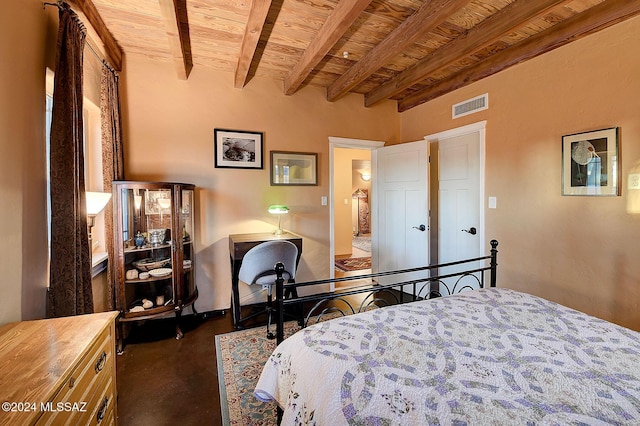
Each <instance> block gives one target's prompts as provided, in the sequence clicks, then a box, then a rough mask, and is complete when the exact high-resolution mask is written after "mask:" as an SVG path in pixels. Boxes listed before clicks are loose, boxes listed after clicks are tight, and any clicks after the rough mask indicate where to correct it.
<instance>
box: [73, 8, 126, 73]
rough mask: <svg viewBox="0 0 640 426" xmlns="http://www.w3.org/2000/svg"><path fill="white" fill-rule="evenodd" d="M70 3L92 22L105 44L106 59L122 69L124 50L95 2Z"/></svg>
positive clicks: (114, 66) (116, 67) (115, 67)
mask: <svg viewBox="0 0 640 426" xmlns="http://www.w3.org/2000/svg"><path fill="white" fill-rule="evenodd" d="M69 4H71V5H72V6H73V5H75V6H76V10H77V11H79V12H81V13H82V14H83V15H84V16H86V18H87V20H88V21H89V24H91V26H92V27H93V29H94V30H95V31H96V33H97V34H98V37H100V40H101V41H102V44H103V45H104V50H105V55H106V56H107V58H106V59H107V60H108V61H109V64H110V65H111V66H112V67H113V69H115V70H116V71H122V50H121V49H120V46H118V43H117V42H116V40H115V39H114V38H113V35H111V32H110V31H109V29H108V28H107V26H106V25H105V23H104V21H103V20H102V17H101V16H100V14H99V13H98V10H97V9H96V7H95V5H94V4H93V2H92V1H91V0H70V1H69Z"/></svg>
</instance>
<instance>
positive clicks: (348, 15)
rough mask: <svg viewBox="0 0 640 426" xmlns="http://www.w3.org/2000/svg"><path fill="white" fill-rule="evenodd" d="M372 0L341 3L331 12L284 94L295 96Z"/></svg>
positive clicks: (289, 77)
mask: <svg viewBox="0 0 640 426" xmlns="http://www.w3.org/2000/svg"><path fill="white" fill-rule="evenodd" d="M371 1H372V0H353V1H341V2H340V3H338V4H337V5H336V8H335V9H334V10H333V12H331V14H330V15H329V17H328V18H327V20H326V21H325V23H324V25H323V26H322V28H321V29H320V31H319V32H318V33H317V34H316V35H315V37H314V38H313V40H312V41H311V43H310V44H309V46H308V47H307V49H306V50H305V51H304V53H303V54H302V57H301V58H300V60H299V61H298V63H296V65H295V66H294V67H293V69H292V70H291V72H290V73H289V74H288V75H287V77H286V78H285V80H284V93H285V94H286V95H293V94H294V93H295V92H296V91H297V90H298V88H299V87H300V85H302V83H303V82H304V80H305V79H306V78H307V77H308V76H309V74H310V73H311V71H312V70H313V69H314V68H315V66H316V65H318V63H319V62H320V61H321V60H322V59H323V58H324V57H325V55H326V54H327V52H329V50H331V48H332V47H333V46H335V44H336V43H337V42H338V40H340V38H341V37H342V36H343V35H344V33H345V32H346V31H347V30H348V29H349V28H350V27H351V25H353V23H354V22H355V21H356V19H357V18H358V17H359V16H360V14H361V13H362V12H363V11H364V10H365V9H366V8H367V6H369V3H371Z"/></svg>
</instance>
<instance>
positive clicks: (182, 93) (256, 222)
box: [123, 58, 400, 310]
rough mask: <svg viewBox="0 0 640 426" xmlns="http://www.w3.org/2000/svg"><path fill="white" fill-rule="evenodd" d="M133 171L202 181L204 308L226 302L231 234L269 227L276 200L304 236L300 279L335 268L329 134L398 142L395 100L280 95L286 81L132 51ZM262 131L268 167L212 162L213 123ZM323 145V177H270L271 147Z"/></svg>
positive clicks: (129, 117) (127, 123)
mask: <svg viewBox="0 0 640 426" xmlns="http://www.w3.org/2000/svg"><path fill="white" fill-rule="evenodd" d="M123 84H124V85H123V92H124V102H123V110H124V111H123V113H124V114H123V115H124V117H125V119H124V130H125V134H124V140H125V157H126V158H125V163H126V166H125V170H126V178H127V179H131V180H169V181H180V182H189V183H194V184H195V185H197V187H198V190H197V195H196V203H197V204H198V206H199V207H198V211H197V213H196V221H197V225H196V231H197V233H198V236H197V241H196V242H197V244H196V250H197V257H196V261H197V267H196V281H197V285H198V290H199V292H200V298H199V300H198V302H197V303H196V305H197V308H198V309H199V310H211V309H223V308H228V307H229V301H230V297H231V289H230V286H231V274H230V267H229V248H228V238H227V237H228V235H229V234H236V233H248V232H265V231H272V230H274V229H275V227H276V226H277V218H275V217H273V216H272V215H269V214H268V213H267V207H268V206H269V205H270V204H285V205H287V206H288V207H289V208H290V213H289V214H288V215H286V216H284V217H283V218H282V226H283V228H285V229H288V230H291V231H293V232H296V233H299V234H300V235H302V236H303V237H304V242H303V246H304V248H303V255H302V261H301V263H300V267H299V271H298V277H299V279H300V280H308V279H314V278H326V277H328V276H329V267H330V265H332V261H331V260H330V259H329V241H330V235H329V208H328V206H321V197H322V196H328V195H329V164H328V158H329V140H328V138H329V136H339V137H347V138H357V139H376V140H389V141H392V142H397V141H398V140H399V133H400V115H399V114H398V113H397V112H396V108H395V103H392V102H386V103H383V104H381V105H380V106H377V107H375V108H364V106H363V99H362V96H359V95H348V96H347V97H345V98H344V99H342V100H340V101H338V102H335V103H330V102H327V101H326V100H325V99H326V95H325V91H324V90H321V89H319V88H315V87H306V88H304V89H302V90H301V91H300V92H299V93H297V94H296V95H294V96H285V95H283V94H282V85H281V83H280V82H276V81H268V80H265V79H261V78H253V79H252V80H251V81H250V82H249V84H248V85H247V86H246V87H245V88H243V89H235V88H233V75H232V74H230V73H222V72H214V71H207V70H204V69H202V68H198V67H194V69H193V71H192V72H191V75H190V77H189V79H188V80H187V81H180V80H178V79H177V78H176V74H175V71H174V67H173V65H172V64H169V63H166V64H164V63H157V62H156V63H153V62H148V61H146V60H144V59H141V58H128V59H127V63H126V73H125V78H124V80H123ZM214 128H225V129H236V130H251V131H262V132H264V138H265V145H264V164H265V168H264V169H263V170H238V169H224V168H214V165H213V164H214V161H213V129H214ZM271 150H289V151H303V152H317V153H318V154H319V155H318V169H319V178H318V180H319V185H318V186H312V187H308V186H307V187H305V186H297V187H296V186H293V187H277V186H270V185H269V164H270V163H269V151H271Z"/></svg>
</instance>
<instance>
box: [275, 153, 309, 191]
mask: <svg viewBox="0 0 640 426" xmlns="http://www.w3.org/2000/svg"><path fill="white" fill-rule="evenodd" d="M317 184H318V154H316V153H312V152H290V151H271V185H274V186H277V185H317Z"/></svg>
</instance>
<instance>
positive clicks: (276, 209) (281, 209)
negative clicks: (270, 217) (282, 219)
mask: <svg viewBox="0 0 640 426" xmlns="http://www.w3.org/2000/svg"><path fill="white" fill-rule="evenodd" d="M269 213H271V214H286V213H289V207H287V206H283V205H282V204H274V205H272V206H269Z"/></svg>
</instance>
